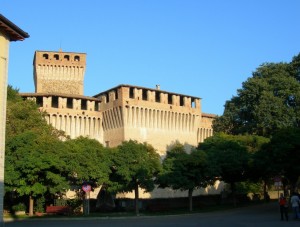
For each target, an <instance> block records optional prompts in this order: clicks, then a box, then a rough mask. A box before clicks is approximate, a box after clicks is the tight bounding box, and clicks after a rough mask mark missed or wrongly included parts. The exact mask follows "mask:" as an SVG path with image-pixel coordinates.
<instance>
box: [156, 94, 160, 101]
mask: <svg viewBox="0 0 300 227" xmlns="http://www.w3.org/2000/svg"><path fill="white" fill-rule="evenodd" d="M155 102H160V92H155Z"/></svg>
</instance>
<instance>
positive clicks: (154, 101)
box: [21, 51, 215, 155]
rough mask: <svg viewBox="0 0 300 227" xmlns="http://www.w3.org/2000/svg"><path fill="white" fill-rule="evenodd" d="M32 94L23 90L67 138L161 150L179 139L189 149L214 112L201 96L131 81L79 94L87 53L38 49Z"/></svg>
mask: <svg viewBox="0 0 300 227" xmlns="http://www.w3.org/2000/svg"><path fill="white" fill-rule="evenodd" d="M33 65H34V84H35V93H21V96H22V97H25V98H28V99H32V100H35V101H36V103H37V104H38V105H39V107H40V109H41V110H43V111H46V112H47V116H46V119H47V122H48V123H49V124H52V125H53V126H54V127H55V128H57V129H59V130H62V131H65V132H66V134H67V135H69V136H70V137H71V138H76V137H78V136H88V137H90V138H93V139H96V140H98V141H99V142H100V143H102V144H103V145H105V146H108V147H115V146H117V145H119V144H121V143H122V141H124V140H129V139H133V140H137V141H139V142H147V143H149V144H151V145H152V146H153V147H154V148H155V149H157V151H158V152H159V153H160V154H161V155H164V153H165V152H166V151H167V149H168V146H170V145H171V144H172V143H174V142H180V143H182V144H184V145H185V146H186V148H187V149H189V148H190V147H192V146H197V145H198V143H199V142H202V141H203V140H204V139H205V138H207V137H209V136H211V135H212V134H213V130H212V121H213V119H214V117H215V115H213V114H206V113H202V111H201V99H200V98H198V97H193V96H188V95H182V94H177V93H172V92H167V91H163V90H160V87H159V86H158V85H157V86H156V88H155V89H152V88H145V87H139V86H132V85H126V84H122V85H118V86H116V87H114V88H111V89H109V90H107V91H104V92H100V93H99V94H96V95H94V96H93V97H88V96H84V95H83V93H84V92H83V89H84V73H85V68H86V54H84V53H71V52H62V51H58V52H52V51H36V52H35V55H34V60H33Z"/></svg>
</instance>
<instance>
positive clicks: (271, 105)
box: [213, 55, 300, 137]
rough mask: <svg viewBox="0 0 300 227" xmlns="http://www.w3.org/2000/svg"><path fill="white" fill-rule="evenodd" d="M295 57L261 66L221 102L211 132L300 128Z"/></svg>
mask: <svg viewBox="0 0 300 227" xmlns="http://www.w3.org/2000/svg"><path fill="white" fill-rule="evenodd" d="M299 59H300V55H298V56H296V57H294V58H293V61H292V62H291V63H265V64H263V65H261V66H260V67H259V68H258V69H257V70H256V71H255V72H254V73H253V75H252V77H251V78H248V80H247V81H245V82H244V83H243V86H242V88H241V89H239V90H238V91H237V96H234V97H232V99H231V100H229V101H227V102H226V103H225V110H224V114H223V115H222V116H220V117H218V118H217V119H216V120H215V121H214V123H213V128H214V131H215V132H225V133H227V134H235V135H237V134H245V133H248V134H254V135H261V136H265V137H270V136H271V134H272V133H274V132H275V131H277V130H278V129H282V128H286V127H300V108H299V106H300V83H299V82H300V80H299V64H300V63H299Z"/></svg>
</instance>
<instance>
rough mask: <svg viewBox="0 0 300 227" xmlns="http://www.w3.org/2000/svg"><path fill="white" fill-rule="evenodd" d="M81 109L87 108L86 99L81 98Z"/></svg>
mask: <svg viewBox="0 0 300 227" xmlns="http://www.w3.org/2000/svg"><path fill="white" fill-rule="evenodd" d="M81 109H82V110H87V101H86V100H84V99H82V100H81Z"/></svg>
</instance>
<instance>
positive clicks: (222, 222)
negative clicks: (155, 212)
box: [4, 202, 300, 227]
mask: <svg viewBox="0 0 300 227" xmlns="http://www.w3.org/2000/svg"><path fill="white" fill-rule="evenodd" d="M292 216H293V214H292V213H290V220H289V221H281V220H280V212H279V207H278V204H277V203H276V202H270V203H266V204H259V205H253V206H249V207H242V208H235V209H230V210H225V211H224V210H223V211H214V212H207V213H193V214H184V215H165V216H164V215H162V216H143V215H141V216H138V217H82V218H72V217H61V218H55V219H53V218H44V217H43V218H41V219H26V220H5V223H4V226H5V227H19V226H22V227H29V226H30V227H32V226H33V227H34V226H45V227H50V226H55V227H59V226H63V227H79V226H80V227H82V226H93V227H94V226H101V227H105V226H110V227H111V226H121V227H127V226H128V227H135V226H136V227H152V226H154V227H156V226H157V227H171V226H172V227H174V226H176V227H177V226H182V227H190V226H204V227H206V226H208V227H215V226H216V227H219V226H225V227H226V226H230V227H236V226H237V227H239V226H241V227H252V226H255V227H260V226H266V227H269V226H271V227H277V226H280V227H281V226H298V227H300V221H298V220H294V219H293V218H292Z"/></svg>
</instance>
